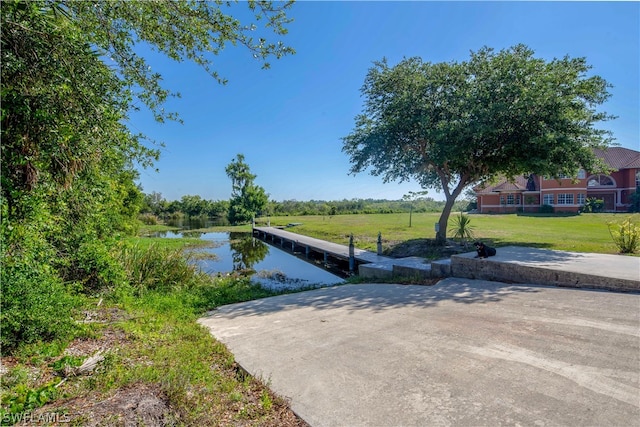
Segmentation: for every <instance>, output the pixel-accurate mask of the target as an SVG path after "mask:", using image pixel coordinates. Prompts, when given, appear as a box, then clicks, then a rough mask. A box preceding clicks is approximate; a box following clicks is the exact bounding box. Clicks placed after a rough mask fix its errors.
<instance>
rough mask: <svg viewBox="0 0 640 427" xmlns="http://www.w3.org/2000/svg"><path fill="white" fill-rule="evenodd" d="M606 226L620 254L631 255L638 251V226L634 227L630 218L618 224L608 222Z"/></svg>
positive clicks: (639, 232) (639, 234)
mask: <svg viewBox="0 0 640 427" xmlns="http://www.w3.org/2000/svg"><path fill="white" fill-rule="evenodd" d="M608 226H609V234H610V235H611V238H612V239H613V241H614V243H615V244H616V246H617V247H618V249H619V250H620V253H623V254H633V253H636V252H637V251H638V248H640V226H638V225H636V224H635V223H634V222H633V221H632V220H631V217H628V218H627V219H625V220H624V221H622V223H620V224H617V223H614V222H610V223H609V224H608Z"/></svg>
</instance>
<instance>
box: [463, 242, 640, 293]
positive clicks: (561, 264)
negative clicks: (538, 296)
mask: <svg viewBox="0 0 640 427" xmlns="http://www.w3.org/2000/svg"><path fill="white" fill-rule="evenodd" d="M474 257H475V253H465V254H460V255H454V256H452V257H451V275H452V276H454V277H463V278H468V279H481V280H491V281H499V282H507V283H535V284H540V285H552V286H565V287H575V288H595V289H607V290H617V291H640V258H638V257H630V256H622V255H606V254H592V253H578V252H564V251H553V250H546V249H537V248H526V247H517V246H506V247H502V248H498V253H497V255H496V256H495V257H490V258H486V259H477V258H474Z"/></svg>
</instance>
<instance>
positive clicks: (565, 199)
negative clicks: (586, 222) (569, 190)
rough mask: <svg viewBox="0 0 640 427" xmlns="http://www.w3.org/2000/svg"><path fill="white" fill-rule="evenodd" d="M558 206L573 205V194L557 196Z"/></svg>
mask: <svg viewBox="0 0 640 427" xmlns="http://www.w3.org/2000/svg"><path fill="white" fill-rule="evenodd" d="M558 204H559V205H572V204H573V194H558Z"/></svg>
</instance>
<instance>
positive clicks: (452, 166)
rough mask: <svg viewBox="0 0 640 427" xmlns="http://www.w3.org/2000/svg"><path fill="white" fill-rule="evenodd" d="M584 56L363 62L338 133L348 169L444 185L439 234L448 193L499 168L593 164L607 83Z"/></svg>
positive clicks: (483, 54) (508, 172) (522, 49)
mask: <svg viewBox="0 0 640 427" xmlns="http://www.w3.org/2000/svg"><path fill="white" fill-rule="evenodd" d="M590 68H591V67H590V66H589V65H587V62H586V59H585V58H569V57H568V56H566V57H564V58H562V59H553V60H551V61H545V60H544V59H540V58H535V57H534V52H533V51H532V50H531V49H529V48H528V47H526V46H524V45H517V46H514V47H511V48H509V49H505V50H501V51H500V52H495V51H494V50H493V49H490V48H483V49H481V50H479V51H478V52H471V57H470V59H469V60H468V61H463V62H460V63H458V62H449V63H435V64H434V63H430V62H423V61H422V60H421V59H420V58H409V59H404V60H403V61H401V62H400V63H399V64H398V65H396V66H394V67H390V66H389V65H388V64H387V61H386V60H384V59H383V60H382V61H379V62H376V63H374V66H373V67H372V68H370V69H369V71H368V73H367V76H366V79H365V82H364V85H363V87H362V94H363V96H364V99H365V100H364V108H363V112H362V114H360V115H358V116H357V117H356V120H355V128H354V130H353V131H352V132H351V133H350V134H349V135H348V136H346V137H344V138H343V151H344V152H346V153H347V154H348V155H349V157H350V161H351V163H352V165H351V170H350V171H351V173H354V174H355V173H358V172H362V171H365V170H370V172H371V174H372V175H375V176H379V175H382V177H383V180H384V182H389V181H393V180H400V181H401V182H402V181H405V180H410V179H415V180H416V181H417V182H419V183H420V184H421V185H422V187H423V188H435V189H437V190H441V191H443V192H444V194H445V197H446V204H445V207H444V210H443V212H442V215H441V216H440V220H439V231H438V232H437V235H436V237H437V240H439V241H440V242H444V241H445V239H446V233H447V222H448V219H449V215H450V213H451V209H452V207H453V204H454V202H455V200H456V198H457V197H458V196H459V195H460V194H461V193H462V191H463V190H464V189H465V188H467V187H469V186H470V185H473V184H476V183H479V182H483V181H486V180H490V179H493V178H495V177H497V176H500V175H502V176H506V177H508V178H514V177H515V176H518V175H520V174H529V173H531V172H536V173H539V174H544V175H549V176H559V175H560V174H565V175H569V176H575V174H576V173H577V171H578V169H579V168H586V169H591V170H594V169H597V168H598V166H600V165H599V164H598V161H597V159H596V158H595V156H594V154H593V150H592V148H593V147H603V146H606V145H607V144H608V143H609V142H610V134H609V133H608V132H607V131H604V130H599V129H597V128H596V127H595V125H596V124H597V123H598V122H600V121H604V120H608V119H611V118H612V116H609V115H607V114H606V113H603V112H598V111H596V107H597V106H598V105H599V104H602V103H603V102H604V101H606V100H607V99H608V97H609V93H608V91H607V89H608V87H610V85H609V84H608V83H607V82H606V81H605V80H604V79H603V78H601V77H599V76H590V77H589V76H587V72H588V71H589V69H590Z"/></svg>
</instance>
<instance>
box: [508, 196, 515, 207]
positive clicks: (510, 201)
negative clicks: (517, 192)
mask: <svg viewBox="0 0 640 427" xmlns="http://www.w3.org/2000/svg"><path fill="white" fill-rule="evenodd" d="M513 203H514V198H513V194H507V204H508V205H513Z"/></svg>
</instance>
